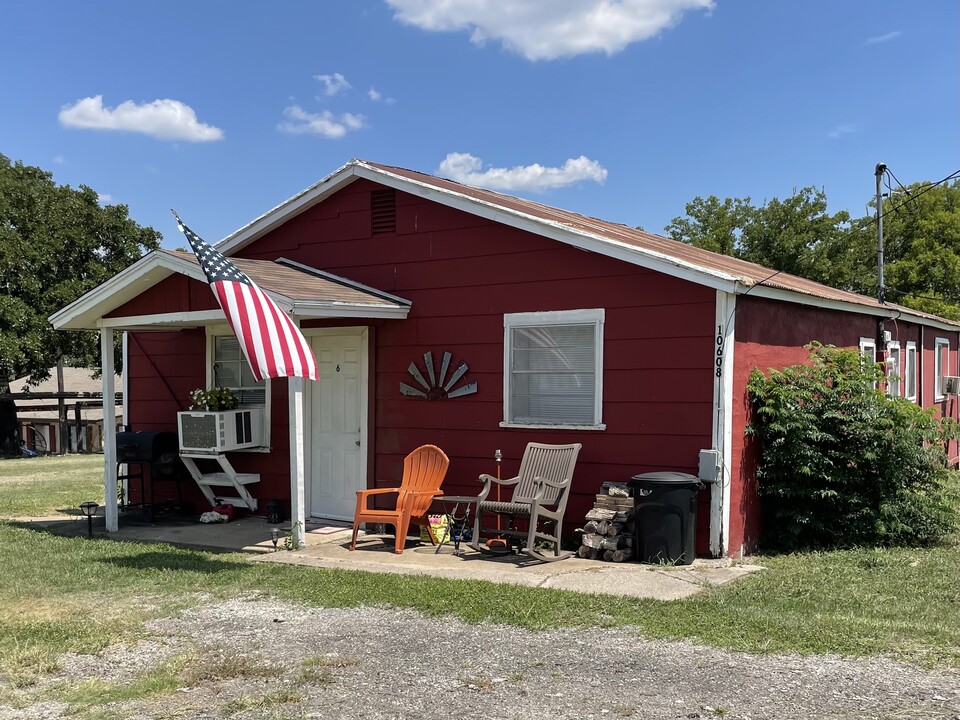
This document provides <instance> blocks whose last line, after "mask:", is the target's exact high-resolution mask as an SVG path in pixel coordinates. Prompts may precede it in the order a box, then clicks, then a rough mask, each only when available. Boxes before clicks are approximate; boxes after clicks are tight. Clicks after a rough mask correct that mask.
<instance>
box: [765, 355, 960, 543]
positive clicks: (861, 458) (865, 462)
mask: <svg viewBox="0 0 960 720" xmlns="http://www.w3.org/2000/svg"><path fill="white" fill-rule="evenodd" d="M808 347H809V350H810V363H809V364H805V365H793V366H790V367H787V368H784V369H783V370H771V371H770V372H769V375H764V374H763V373H761V372H760V371H759V370H754V371H753V373H752V375H751V377H750V382H749V385H748V388H749V391H750V399H751V404H752V407H753V411H754V414H753V418H752V419H751V423H750V426H749V428H748V433H750V434H752V435H754V436H755V437H757V438H758V439H759V440H760V445H761V460H760V463H759V466H758V469H757V479H758V481H759V488H758V489H759V494H760V499H761V504H762V507H763V515H764V544H765V545H766V546H767V547H769V548H775V549H778V550H786V551H793V550H798V549H805V548H831V547H852V546H856V545H870V546H873V545H930V544H934V543H936V542H938V541H939V540H940V539H941V538H942V537H943V536H944V535H947V534H949V533H952V532H956V531H957V529H958V528H960V512H958V508H960V506H958V505H957V501H958V497H957V489H958V485H957V478H956V473H954V472H953V471H950V470H947V469H946V466H947V452H946V449H945V448H946V446H947V443H948V442H949V441H951V440H955V439H956V438H957V435H958V426H957V423H956V421H955V420H953V419H951V418H944V417H937V416H935V415H934V411H933V409H930V408H927V409H923V408H920V407H918V406H917V405H916V404H915V403H913V402H911V401H909V400H905V399H903V398H889V397H887V396H886V395H885V394H884V392H883V391H882V390H877V389H876V385H877V384H878V383H879V382H880V381H881V380H882V379H883V377H884V372H883V365H882V364H881V363H865V362H864V361H863V359H862V358H861V356H860V354H859V353H858V352H857V350H848V349H838V348H835V347H832V346H829V345H827V346H825V345H821V344H820V343H816V342H815V343H811V345H809V346H808Z"/></svg>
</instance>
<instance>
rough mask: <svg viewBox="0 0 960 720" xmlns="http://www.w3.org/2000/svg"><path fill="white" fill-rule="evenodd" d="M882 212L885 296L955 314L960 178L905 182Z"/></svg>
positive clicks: (959, 306)
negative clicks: (887, 289)
mask: <svg viewBox="0 0 960 720" xmlns="http://www.w3.org/2000/svg"><path fill="white" fill-rule="evenodd" d="M883 213H884V218H883V235H884V254H885V256H886V261H885V263H884V265H885V271H884V272H885V282H884V284H885V285H887V286H888V287H889V293H888V294H889V296H890V300H891V301H893V302H898V303H902V304H903V305H906V306H908V307H912V308H915V309H917V310H923V311H926V312H932V313H935V314H937V315H943V316H945V317H949V318H952V319H954V320H958V319H960V180H956V181H954V182H953V183H946V184H943V185H937V186H932V185H930V184H928V183H916V184H914V185H910V186H909V187H908V188H906V192H904V193H903V194H896V195H894V197H893V198H890V199H887V200H885V201H884V203H883Z"/></svg>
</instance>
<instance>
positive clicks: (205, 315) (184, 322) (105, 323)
mask: <svg viewBox="0 0 960 720" xmlns="http://www.w3.org/2000/svg"><path fill="white" fill-rule="evenodd" d="M225 318H226V316H225V315H224V314H223V310H194V311H192V312H178V313H157V314H154V315H125V316H123V317H115V318H101V319H100V320H98V321H97V326H98V327H102V328H113V329H114V330H136V331H137V332H141V331H144V330H158V331H162V330H169V329H171V328H184V327H203V326H204V325H210V324H213V323H222V322H224V320H225Z"/></svg>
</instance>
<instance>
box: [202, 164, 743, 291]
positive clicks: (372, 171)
mask: <svg viewBox="0 0 960 720" xmlns="http://www.w3.org/2000/svg"><path fill="white" fill-rule="evenodd" d="M358 177H360V178H365V179H367V180H371V181H373V182H378V183H381V184H383V185H386V186H387V187H392V188H394V189H396V190H401V191H403V192H407V193H410V194H411V195H417V196H418V197H422V198H425V199H428V200H431V201H434V202H438V203H440V204H441V205H447V206H449V207H453V208H455V209H458V210H463V211H464V212H468V213H470V214H471V215H478V216H480V217H484V218H486V219H488V220H492V221H494V222H498V223H500V224H502V225H508V226H510V227H515V228H517V229H519V230H525V231H527V232H530V233H533V234H535V235H541V236H545V237H549V238H551V239H553V240H557V241H559V242H562V243H565V244H567V245H572V246H574V247H579V248H581V249H583V250H588V251H590V252H595V253H598V254H600V255H606V256H609V257H612V258H615V259H618V260H623V261H625V262H629V263H631V264H634V265H640V266H642V267H647V268H649V269H651V270H657V271H660V272H664V273H666V274H668V275H673V276H675V277H679V278H681V279H684V280H690V281H691V282H695V283H697V284H699V285H707V286H709V287H712V288H715V289H718V290H724V291H726V292H733V291H734V285H735V283H736V282H737V280H738V278H737V277H735V276H733V275H728V274H726V273H721V272H715V271H711V270H707V269H705V268H702V267H700V266H699V265H694V264H693V263H687V262H684V261H682V260H678V259H676V258H673V257H670V256H668V255H663V254H661V253H656V252H653V251H650V250H643V249H639V248H636V247H634V246H632V245H628V244H627V243H621V242H617V241H615V240H610V239H609V238H606V237H602V236H600V235H596V234H593V233H588V232H584V231H582V230H575V229H573V228H571V227H569V226H567V225H563V224H561V223H555V222H550V221H547V220H543V219H542V218H537V217H534V216H532V215H528V214H526V213H522V212H519V211H515V210H509V209H507V208H504V207H503V206H501V205H497V204H495V203H490V202H486V201H483V200H478V199H477V198H473V197H470V196H468V195H465V194H463V193H458V192H454V191H452V190H446V189H442V188H438V187H436V186H434V185H430V184H428V183H424V182H420V181H417V180H411V179H410V178H407V177H404V176H402V175H397V174H396V173H391V172H389V171H386V170H383V169H381V168H376V167H373V166H371V165H368V164H367V163H365V162H363V161H360V160H351V161H350V162H348V163H347V164H346V165H344V166H343V167H341V168H340V169H339V170H337V171H335V172H333V173H331V174H330V175H328V176H327V177H325V178H324V179H323V180H321V181H319V182H317V183H315V184H313V185H311V186H310V187H308V188H307V189H305V190H303V191H301V192H299V193H297V194H296V195H294V196H293V197H292V198H290V199H289V200H285V201H284V202H282V203H280V204H279V205H277V206H276V207H275V208H273V209H271V210H269V211H267V212H266V213H264V214H263V215H261V216H260V217H258V218H257V219H255V220H253V221H252V222H250V223H248V224H247V225H245V226H244V227H242V228H240V229H239V230H237V231H236V232H235V233H233V234H232V235H230V236H228V237H227V238H225V239H224V240H223V241H222V242H220V243H219V244H218V245H217V250H219V251H220V252H222V253H223V254H224V255H229V254H230V253H231V252H235V251H236V250H239V249H242V248H243V247H246V246H247V245H248V244H250V243H252V242H254V241H255V240H257V239H258V238H259V237H261V236H262V235H264V234H266V233H267V232H269V231H270V230H272V229H274V228H275V227H278V226H279V225H282V224H283V223H284V222H286V220H288V219H289V218H291V217H294V216H296V215H298V214H300V213H301V212H304V211H305V210H308V209H309V208H311V207H312V206H313V205H315V204H317V203H319V202H322V201H323V200H324V199H326V198H327V197H328V196H330V195H332V194H333V193H335V192H336V191H337V190H340V189H341V188H342V187H344V186H346V185H348V184H350V183H351V182H353V180H354V178H358ZM545 230H546V232H545Z"/></svg>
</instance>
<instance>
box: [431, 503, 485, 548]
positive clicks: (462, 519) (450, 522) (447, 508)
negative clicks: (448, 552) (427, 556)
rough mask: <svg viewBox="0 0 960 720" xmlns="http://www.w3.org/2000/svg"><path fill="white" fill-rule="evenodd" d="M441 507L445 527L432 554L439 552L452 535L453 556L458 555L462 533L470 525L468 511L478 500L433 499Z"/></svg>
mask: <svg viewBox="0 0 960 720" xmlns="http://www.w3.org/2000/svg"><path fill="white" fill-rule="evenodd" d="M434 500H438V501H439V502H440V504H441V505H443V515H444V516H446V518H447V526H446V528H444V530H443V533H442V535H441V536H440V537H439V538H437V549H436V550H434V554H436V553H439V552H440V548H442V547H443V544H444V543H445V542H446V541H447V539H448V538H449V537H450V533H451V532H452V533H453V554H454V555H459V554H460V541H461V540H462V539H463V531H464V530H466V528H467V526H469V524H470V510H471V509H472V508H473V507H474V506H475V505H476V504H477V502H478V501H479V500H480V498H478V497H476V496H472V495H438V496H437V497H435V498H434Z"/></svg>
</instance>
